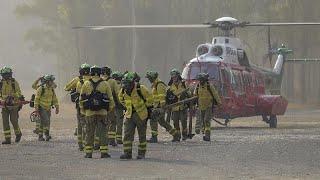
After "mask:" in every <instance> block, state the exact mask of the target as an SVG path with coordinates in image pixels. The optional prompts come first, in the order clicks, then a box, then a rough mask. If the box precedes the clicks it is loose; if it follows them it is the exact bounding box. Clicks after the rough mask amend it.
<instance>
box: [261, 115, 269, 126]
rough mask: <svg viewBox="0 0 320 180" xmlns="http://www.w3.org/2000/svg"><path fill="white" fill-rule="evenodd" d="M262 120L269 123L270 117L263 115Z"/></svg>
mask: <svg viewBox="0 0 320 180" xmlns="http://www.w3.org/2000/svg"><path fill="white" fill-rule="evenodd" d="M262 121H263V122H265V123H267V124H269V118H268V116H266V115H262Z"/></svg>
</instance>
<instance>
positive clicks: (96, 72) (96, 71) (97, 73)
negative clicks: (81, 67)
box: [90, 65, 101, 76]
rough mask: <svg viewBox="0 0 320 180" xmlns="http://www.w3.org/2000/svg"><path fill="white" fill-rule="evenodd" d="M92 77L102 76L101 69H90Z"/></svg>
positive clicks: (93, 67) (96, 67)
mask: <svg viewBox="0 0 320 180" xmlns="http://www.w3.org/2000/svg"><path fill="white" fill-rule="evenodd" d="M90 75H91V76H100V75H101V68H100V67H98V66H96V65H94V66H92V67H91V68H90Z"/></svg>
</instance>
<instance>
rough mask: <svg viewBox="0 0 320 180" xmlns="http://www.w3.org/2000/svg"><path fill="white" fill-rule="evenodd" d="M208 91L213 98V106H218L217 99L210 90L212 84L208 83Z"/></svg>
mask: <svg viewBox="0 0 320 180" xmlns="http://www.w3.org/2000/svg"><path fill="white" fill-rule="evenodd" d="M207 90H208V91H209V93H210V96H211V97H212V101H213V104H215V105H216V104H218V102H217V100H216V98H215V97H214V96H213V92H212V90H211V88H210V84H209V83H207Z"/></svg>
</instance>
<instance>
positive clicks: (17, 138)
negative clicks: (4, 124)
mask: <svg viewBox="0 0 320 180" xmlns="http://www.w3.org/2000/svg"><path fill="white" fill-rule="evenodd" d="M21 136H22V134H21V133H20V134H17V135H16V140H15V142H16V143H18V142H20V140H21Z"/></svg>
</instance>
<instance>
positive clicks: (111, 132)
mask: <svg viewBox="0 0 320 180" xmlns="http://www.w3.org/2000/svg"><path fill="white" fill-rule="evenodd" d="M111 73H112V71H111V68H110V67H108V66H106V67H103V68H102V79H103V80H105V81H106V82H107V83H108V84H109V86H110V89H111V92H112V96H113V100H114V101H115V102H116V100H117V99H118V97H117V96H118V95H117V94H118V93H119V91H120V89H119V88H120V87H119V86H118V84H117V81H116V80H114V79H112V77H111ZM115 111H116V110H115V109H111V111H110V112H109V113H108V116H107V119H108V123H109V127H108V140H109V145H111V146H117V143H116V129H117V121H116V120H117V119H116V114H115Z"/></svg>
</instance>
